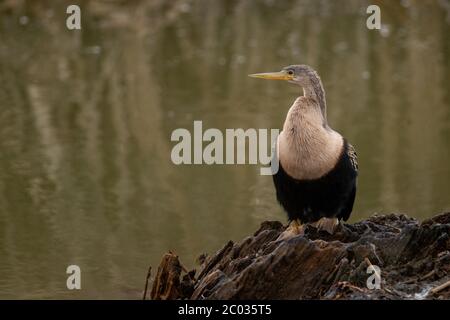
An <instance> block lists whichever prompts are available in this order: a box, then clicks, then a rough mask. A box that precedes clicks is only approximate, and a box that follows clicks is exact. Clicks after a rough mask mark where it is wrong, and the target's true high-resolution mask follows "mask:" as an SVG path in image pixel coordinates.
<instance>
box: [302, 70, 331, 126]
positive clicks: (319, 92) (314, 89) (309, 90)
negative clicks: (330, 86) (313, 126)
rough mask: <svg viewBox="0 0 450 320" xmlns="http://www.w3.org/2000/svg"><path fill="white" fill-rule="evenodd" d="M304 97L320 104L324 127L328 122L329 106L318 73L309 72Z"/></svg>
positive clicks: (304, 87) (304, 86)
mask: <svg viewBox="0 0 450 320" xmlns="http://www.w3.org/2000/svg"><path fill="white" fill-rule="evenodd" d="M303 95H304V96H305V97H307V98H311V99H314V100H316V101H317V102H318V103H319V106H320V111H321V112H322V117H323V120H324V126H327V125H328V122H327V104H326V101H325V90H324V89H323V85H322V81H321V80H320V77H319V75H318V74H317V72H315V71H313V72H309V73H308V76H307V80H306V81H305V83H304V85H303Z"/></svg>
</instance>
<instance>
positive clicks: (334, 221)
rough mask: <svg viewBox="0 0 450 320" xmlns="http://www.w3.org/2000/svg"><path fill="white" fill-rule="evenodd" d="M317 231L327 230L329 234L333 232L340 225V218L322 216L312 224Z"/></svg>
mask: <svg viewBox="0 0 450 320" xmlns="http://www.w3.org/2000/svg"><path fill="white" fill-rule="evenodd" d="M310 225H311V226H313V227H314V228H316V229H317V231H321V230H325V231H326V232H328V233H329V234H333V233H334V231H335V230H336V227H337V226H338V225H339V219H338V218H321V219H320V220H318V221H316V222H313V223H311V224H310Z"/></svg>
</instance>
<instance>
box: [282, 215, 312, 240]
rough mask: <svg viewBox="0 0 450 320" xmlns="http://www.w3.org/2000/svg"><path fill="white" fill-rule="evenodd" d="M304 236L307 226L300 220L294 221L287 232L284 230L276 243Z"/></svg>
mask: <svg viewBox="0 0 450 320" xmlns="http://www.w3.org/2000/svg"><path fill="white" fill-rule="evenodd" d="M304 234H305V225H304V224H301V223H300V222H299V221H298V220H292V221H291V222H290V223H289V226H288V227H287V228H286V230H284V231H283V232H282V233H281V234H280V235H279V236H278V238H277V240H275V241H280V240H287V239H290V238H293V237H296V236H300V235H301V236H302V235H304Z"/></svg>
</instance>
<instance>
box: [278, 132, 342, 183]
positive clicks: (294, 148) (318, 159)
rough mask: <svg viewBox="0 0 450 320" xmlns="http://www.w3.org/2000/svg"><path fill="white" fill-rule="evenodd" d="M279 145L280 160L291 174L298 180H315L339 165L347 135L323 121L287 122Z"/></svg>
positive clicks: (279, 138) (279, 139)
mask: <svg viewBox="0 0 450 320" xmlns="http://www.w3.org/2000/svg"><path fill="white" fill-rule="evenodd" d="M277 147H278V149H277V150H278V158H279V160H280V164H281V166H282V167H283V169H284V170H285V171H286V173H287V174H288V175H290V176H291V177H292V178H294V179H298V180H314V179H318V178H320V177H322V176H324V175H326V174H327V173H328V172H330V171H331V170H332V169H333V168H334V167H335V166H336V164H337V162H338V161H339V159H340V157H341V156H342V152H343V149H344V139H343V138H342V136H341V135H340V134H339V133H337V132H336V131H333V130H331V129H327V128H324V127H322V126H320V125H317V126H316V125H312V124H308V123H303V124H301V125H295V126H291V127H289V126H286V125H285V127H284V129H283V131H282V132H281V133H280V135H279V137H278V146H277Z"/></svg>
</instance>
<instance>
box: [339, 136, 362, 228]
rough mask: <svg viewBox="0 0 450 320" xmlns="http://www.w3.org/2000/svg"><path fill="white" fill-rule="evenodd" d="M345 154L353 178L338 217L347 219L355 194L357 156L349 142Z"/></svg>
mask: <svg viewBox="0 0 450 320" xmlns="http://www.w3.org/2000/svg"><path fill="white" fill-rule="evenodd" d="M347 156H348V158H349V160H350V164H351V168H352V169H353V173H354V179H353V182H352V184H353V185H352V186H351V191H350V193H349V195H348V198H347V200H346V202H345V204H344V206H343V208H342V210H341V213H340V218H342V219H344V221H347V220H348V218H349V217H350V214H351V213H352V210H353V204H354V203H355V196H356V182H357V180H356V179H357V176H358V156H357V154H356V150H355V148H354V147H353V146H352V145H351V144H350V143H348V144H347Z"/></svg>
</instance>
